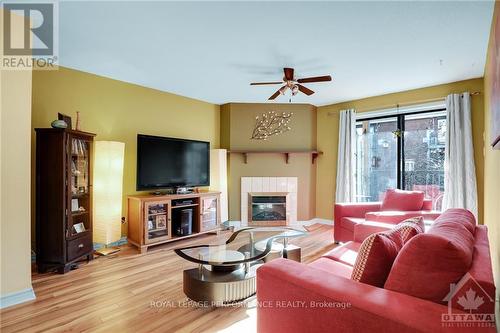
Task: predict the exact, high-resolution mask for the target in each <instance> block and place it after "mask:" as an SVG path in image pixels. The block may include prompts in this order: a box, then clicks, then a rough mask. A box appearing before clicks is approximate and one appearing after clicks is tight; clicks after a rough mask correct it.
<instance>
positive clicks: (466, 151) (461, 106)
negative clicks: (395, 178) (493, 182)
mask: <svg viewBox="0 0 500 333" xmlns="http://www.w3.org/2000/svg"><path fill="white" fill-rule="evenodd" d="M470 103H471V101H470V94H469V93H468V92H465V93H463V94H451V95H449V96H448V97H446V119H447V120H446V121H447V130H446V149H445V160H444V198H443V210H444V209H447V208H465V209H468V210H470V211H471V212H472V213H473V214H474V216H475V217H476V218H477V189H476V168H475V165H474V148H473V146H472V125H471V105H470Z"/></svg>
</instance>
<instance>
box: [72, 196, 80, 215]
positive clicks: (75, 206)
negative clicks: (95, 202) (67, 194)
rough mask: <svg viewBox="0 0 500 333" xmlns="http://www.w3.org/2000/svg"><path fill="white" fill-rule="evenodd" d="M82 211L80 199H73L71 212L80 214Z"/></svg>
mask: <svg viewBox="0 0 500 333" xmlns="http://www.w3.org/2000/svg"><path fill="white" fill-rule="evenodd" d="M79 210H80V204H79V203H78V199H71V211H72V212H78V211H79Z"/></svg>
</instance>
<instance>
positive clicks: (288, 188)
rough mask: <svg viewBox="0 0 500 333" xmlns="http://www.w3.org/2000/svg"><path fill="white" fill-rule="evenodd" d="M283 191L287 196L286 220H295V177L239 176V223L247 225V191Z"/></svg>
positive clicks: (296, 188) (296, 181) (296, 182)
mask: <svg viewBox="0 0 500 333" xmlns="http://www.w3.org/2000/svg"><path fill="white" fill-rule="evenodd" d="M254 192H256V193H259V194H265V193H272V192H283V193H287V196H288V202H287V205H288V214H289V216H288V221H289V224H293V223H294V222H296V221H297V192H298V178H297V177H241V224H242V225H248V217H249V216H248V212H249V208H248V201H249V200H248V198H249V193H254Z"/></svg>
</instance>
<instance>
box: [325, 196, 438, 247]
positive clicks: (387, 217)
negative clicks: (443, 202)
mask: <svg viewBox="0 0 500 333" xmlns="http://www.w3.org/2000/svg"><path fill="white" fill-rule="evenodd" d="M423 195H424V194H423V192H419V191H401V190H387V192H386V195H385V197H384V201H382V202H359V203H336V204H335V208H334V212H333V217H334V231H333V238H334V240H335V243H339V242H348V241H352V240H354V230H355V228H356V226H357V225H359V224H365V223H368V224H369V225H370V226H371V227H372V231H373V232H372V233H374V232H379V231H384V230H387V229H388V228H390V226H391V225H393V224H398V223H399V222H401V221H403V220H406V219H408V218H411V217H415V216H423V217H424V220H426V221H434V220H435V219H436V218H438V217H439V215H440V214H441V212H439V211H433V210H432V200H427V199H424V198H423Z"/></svg>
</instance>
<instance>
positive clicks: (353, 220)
mask: <svg viewBox="0 0 500 333" xmlns="http://www.w3.org/2000/svg"><path fill="white" fill-rule="evenodd" d="M341 221H342V228H345V229H347V230H350V231H354V226H355V225H357V224H361V223H363V222H365V219H363V218H359V217H343V218H342V220H341Z"/></svg>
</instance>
